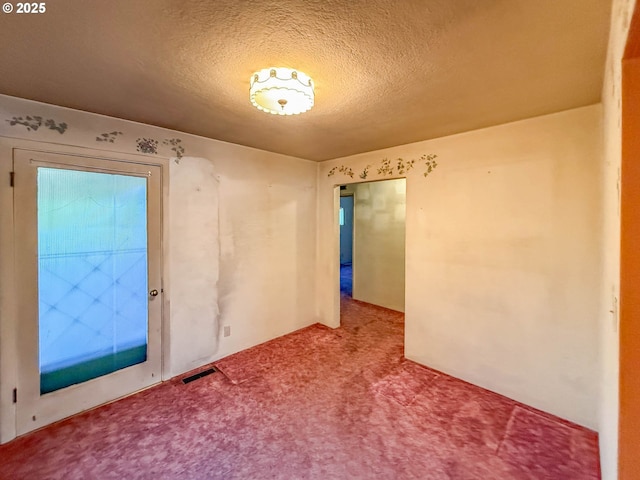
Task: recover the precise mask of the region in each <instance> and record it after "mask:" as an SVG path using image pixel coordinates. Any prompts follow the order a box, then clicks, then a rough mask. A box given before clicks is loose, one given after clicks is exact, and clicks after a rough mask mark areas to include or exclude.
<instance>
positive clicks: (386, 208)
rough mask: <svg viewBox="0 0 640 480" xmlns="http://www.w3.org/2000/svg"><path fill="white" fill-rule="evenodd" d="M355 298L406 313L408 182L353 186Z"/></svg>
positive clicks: (398, 180)
mask: <svg viewBox="0 0 640 480" xmlns="http://www.w3.org/2000/svg"><path fill="white" fill-rule="evenodd" d="M353 190H354V192H355V194H354V198H355V208H354V211H355V215H354V225H355V228H354V232H355V238H354V259H353V298H355V299H356V300H361V301H363V302H367V303H372V304H374V305H380V306H381V307H386V308H390V309H391V310H396V311H399V312H404V276H405V275H404V274H405V271H404V257H405V255H404V244H405V203H406V181H405V180H404V179H403V178H400V179H395V180H386V181H382V182H367V183H358V184H355V185H353Z"/></svg>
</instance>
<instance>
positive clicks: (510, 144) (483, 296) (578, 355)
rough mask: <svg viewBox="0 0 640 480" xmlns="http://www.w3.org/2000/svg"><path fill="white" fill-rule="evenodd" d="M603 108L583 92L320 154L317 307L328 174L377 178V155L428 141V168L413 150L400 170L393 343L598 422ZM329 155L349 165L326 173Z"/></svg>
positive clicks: (327, 310)
mask: <svg viewBox="0 0 640 480" xmlns="http://www.w3.org/2000/svg"><path fill="white" fill-rule="evenodd" d="M601 113H602V109H601V106H600V105H594V106H589V107H584V108H580V109H575V110H570V111H566V112H561V113H557V114H553V115H547V116H543V117H537V118H533V119H528V120H524V121H520V122H515V123H510V124H506V125H501V126H497V127H492V128H487V129H483V130H478V131H473V132H468V133H465V134H461V135H454V136H450V137H445V138H441V139H436V140H430V141H425V142H419V143H414V144H410V145H405V146H401V147H396V148H392V149H387V150H382V151H377V152H370V153H367V154H362V155H356V156H352V157H347V158H343V159H337V160H333V161H330V162H324V163H322V164H321V166H320V181H319V187H318V188H319V209H320V211H319V228H318V232H319V243H318V248H319V251H318V254H319V264H318V265H319V268H318V308H319V311H318V314H319V317H320V318H321V319H322V321H323V322H325V323H326V324H327V325H331V326H335V325H337V324H338V322H339V306H338V305H337V286H336V285H337V281H336V276H337V271H336V270H337V239H336V237H335V232H334V231H333V230H334V229H332V228H331V223H330V222H332V221H333V217H334V215H335V213H334V208H335V203H334V202H335V198H333V199H332V192H333V187H334V185H335V184H338V183H345V182H355V181H357V180H358V179H359V177H360V175H361V174H364V170H365V167H366V166H367V165H370V166H371V167H370V168H369V169H368V175H367V177H368V178H367V179H368V180H376V179H378V178H382V177H383V175H381V174H378V173H377V168H378V167H380V166H381V161H382V160H383V159H384V158H388V159H390V160H392V164H394V163H395V161H396V160H395V159H396V158H398V157H402V158H403V159H404V162H406V161H408V160H411V159H419V158H420V156H421V155H423V154H430V153H433V154H437V155H438V159H437V160H438V162H439V165H438V167H437V168H436V169H435V170H434V171H433V172H432V173H431V174H430V175H429V176H427V177H425V176H424V173H426V167H425V166H424V162H418V163H416V164H415V166H414V168H413V169H412V170H410V171H409V172H408V173H407V174H406V177H407V212H406V216H407V218H406V235H407V238H406V304H405V312H406V335H405V355H406V356H407V357H408V358H410V359H412V360H415V361H418V362H419V363H422V364H425V365H428V366H430V367H433V368H436V369H439V370H442V371H444V372H446V373H449V374H452V375H454V376H457V377H459V378H462V379H464V380H467V381H469V382H471V383H474V384H477V385H480V386H483V387H485V388H488V389H490V390H493V391H496V392H499V393H502V394H504V395H507V396H509V397H511V398H514V399H516V400H519V401H522V402H524V403H526V404H529V405H532V406H534V407H537V408H540V409H542V410H545V411H548V412H551V413H554V414H556V415H559V416H561V417H564V418H567V419H569V420H572V421H575V422H577V423H580V424H582V425H586V426H588V427H592V428H595V427H597V392H598V384H599V375H598V371H599V362H598V347H599V342H598V333H599V330H598V317H599V315H598V312H599V311H600V291H601V283H600V278H601V273H602V259H601V257H602V250H601V226H602V213H601V206H602V205H601V193H600V192H601V188H602V187H601V168H600V163H601V151H602V145H601V143H602V142H601V138H602V137H601V128H602V126H601ZM336 166H338V167H339V166H344V167H345V168H347V175H345V174H343V173H340V172H339V171H337V170H335V171H334V173H333V174H332V175H329V174H330V172H331V169H332V168H333V167H336ZM349 168H350V169H351V172H352V173H353V178H351V176H349V173H351V172H349V170H348V169H349ZM343 170H344V169H343ZM393 173H394V174H396V176H397V169H394V172H393ZM334 195H335V194H334Z"/></svg>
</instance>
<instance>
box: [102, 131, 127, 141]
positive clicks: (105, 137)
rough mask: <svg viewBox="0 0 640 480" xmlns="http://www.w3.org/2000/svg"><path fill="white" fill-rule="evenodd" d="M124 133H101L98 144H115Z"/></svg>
mask: <svg viewBox="0 0 640 480" xmlns="http://www.w3.org/2000/svg"><path fill="white" fill-rule="evenodd" d="M122 134H123V133H122V132H108V133H101V134H100V136H98V137H96V142H109V143H114V142H115V141H116V138H117V137H118V135H122Z"/></svg>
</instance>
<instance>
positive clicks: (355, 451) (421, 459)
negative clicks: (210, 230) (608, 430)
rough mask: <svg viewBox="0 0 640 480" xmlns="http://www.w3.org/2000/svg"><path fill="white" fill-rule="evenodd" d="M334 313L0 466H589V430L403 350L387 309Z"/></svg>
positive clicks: (288, 472)
mask: <svg viewBox="0 0 640 480" xmlns="http://www.w3.org/2000/svg"><path fill="white" fill-rule="evenodd" d="M342 314H343V325H342V327H341V328H339V329H337V330H331V329H329V328H327V327H324V326H321V325H312V326H310V327H307V328H305V329H302V330H299V331H297V332H294V333H292V334H290V335H286V336H284V337H281V338H278V339H275V340H273V341H271V342H268V343H266V344H263V345H259V346H257V347H254V348H252V349H249V350H246V351H243V352H240V353H238V354H236V355H233V356H231V357H227V358H226V359H222V360H220V361H219V362H216V366H217V367H218V368H219V369H220V372H217V373H214V374H213V375H209V376H207V377H203V378H201V379H199V380H196V381H194V382H191V383H188V384H186V385H184V384H182V383H181V382H180V381H172V382H168V383H165V384H163V385H160V386H158V387H155V388H152V389H150V390H147V391H145V392H142V393H140V394H137V395H134V396H131V397H128V398H125V399H123V400H121V401H118V402H115V403H112V404H110V405H106V406H103V407H101V408H98V409H95V410H92V411H89V412H86V413H84V414H81V415H78V416H76V417H73V418H71V419H68V420H66V421H63V422H60V423H58V424H55V425H53V426H50V427H48V428H45V429H43V430H41V431H38V432H35V433H33V434H30V435H27V436H24V437H22V438H19V439H17V440H15V441H13V442H11V443H9V444H7V445H4V446H0V478H2V479H12V480H13V479H29V480H37V479H56V478H60V479H62V478H64V479H112V478H113V479H174V478H175V479H283V480H284V479H286V480H293V479H322V480H325V479H394V480H395V479H433V480H440V479H442V480H445V479H456V480H457V479H459V480H471V479H478V480H489V479H490V480H499V479H531V480H533V479H536V480H543V479H554V480H555V479H558V480H560V479H562V480H570V479H574V480H583V479H584V480H591V479H597V478H599V475H598V470H599V467H598V451H597V438H596V435H595V433H594V432H591V431H589V430H585V429H583V428H580V427H578V426H576V425H572V424H570V423H568V422H564V421H562V420H559V419H557V418H555V417H552V416H549V415H546V414H542V413H540V412H537V411H535V410H532V409H530V408H527V407H525V406H524V405H521V404H518V403H517V402H514V401H512V400H509V399H506V398H504V397H501V396H499V395H496V394H493V393H491V392H488V391H486V390H482V389H480V388H477V387H474V386H471V385H469V384H467V383H464V382H462V381H460V380H457V379H455V378H452V377H449V376H447V375H444V374H442V373H439V372H436V371H433V370H430V369H427V368H424V367H421V366H419V365H417V364H414V363H412V362H409V361H406V360H403V358H402V352H403V316H402V314H400V313H398V312H393V311H390V310H386V309H384V308H379V307H375V306H372V305H368V304H365V303H361V302H358V301H354V300H352V299H350V298H348V297H347V296H343V298H342Z"/></svg>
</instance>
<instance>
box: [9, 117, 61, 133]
mask: <svg viewBox="0 0 640 480" xmlns="http://www.w3.org/2000/svg"><path fill="white" fill-rule="evenodd" d="M5 121H6V122H8V123H9V125H11V126H12V127H14V126H16V125H22V126H24V127H27V131H28V132H31V131H34V132H35V131H36V130H38V129H39V128H40V127H41V126H43V125H44V126H45V127H46V128H48V129H49V130H55V131H56V132H58V133H59V134H60V135H62V134H63V133H64V132H66V131H67V128H68V127H69V125H67V124H66V123H65V122H60V123H57V122H56V121H55V120H53V119H51V118H48V119H45V118H44V117H41V116H39V115H25V116H24V117H12V118H11V120H9V119H6V120H5Z"/></svg>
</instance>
